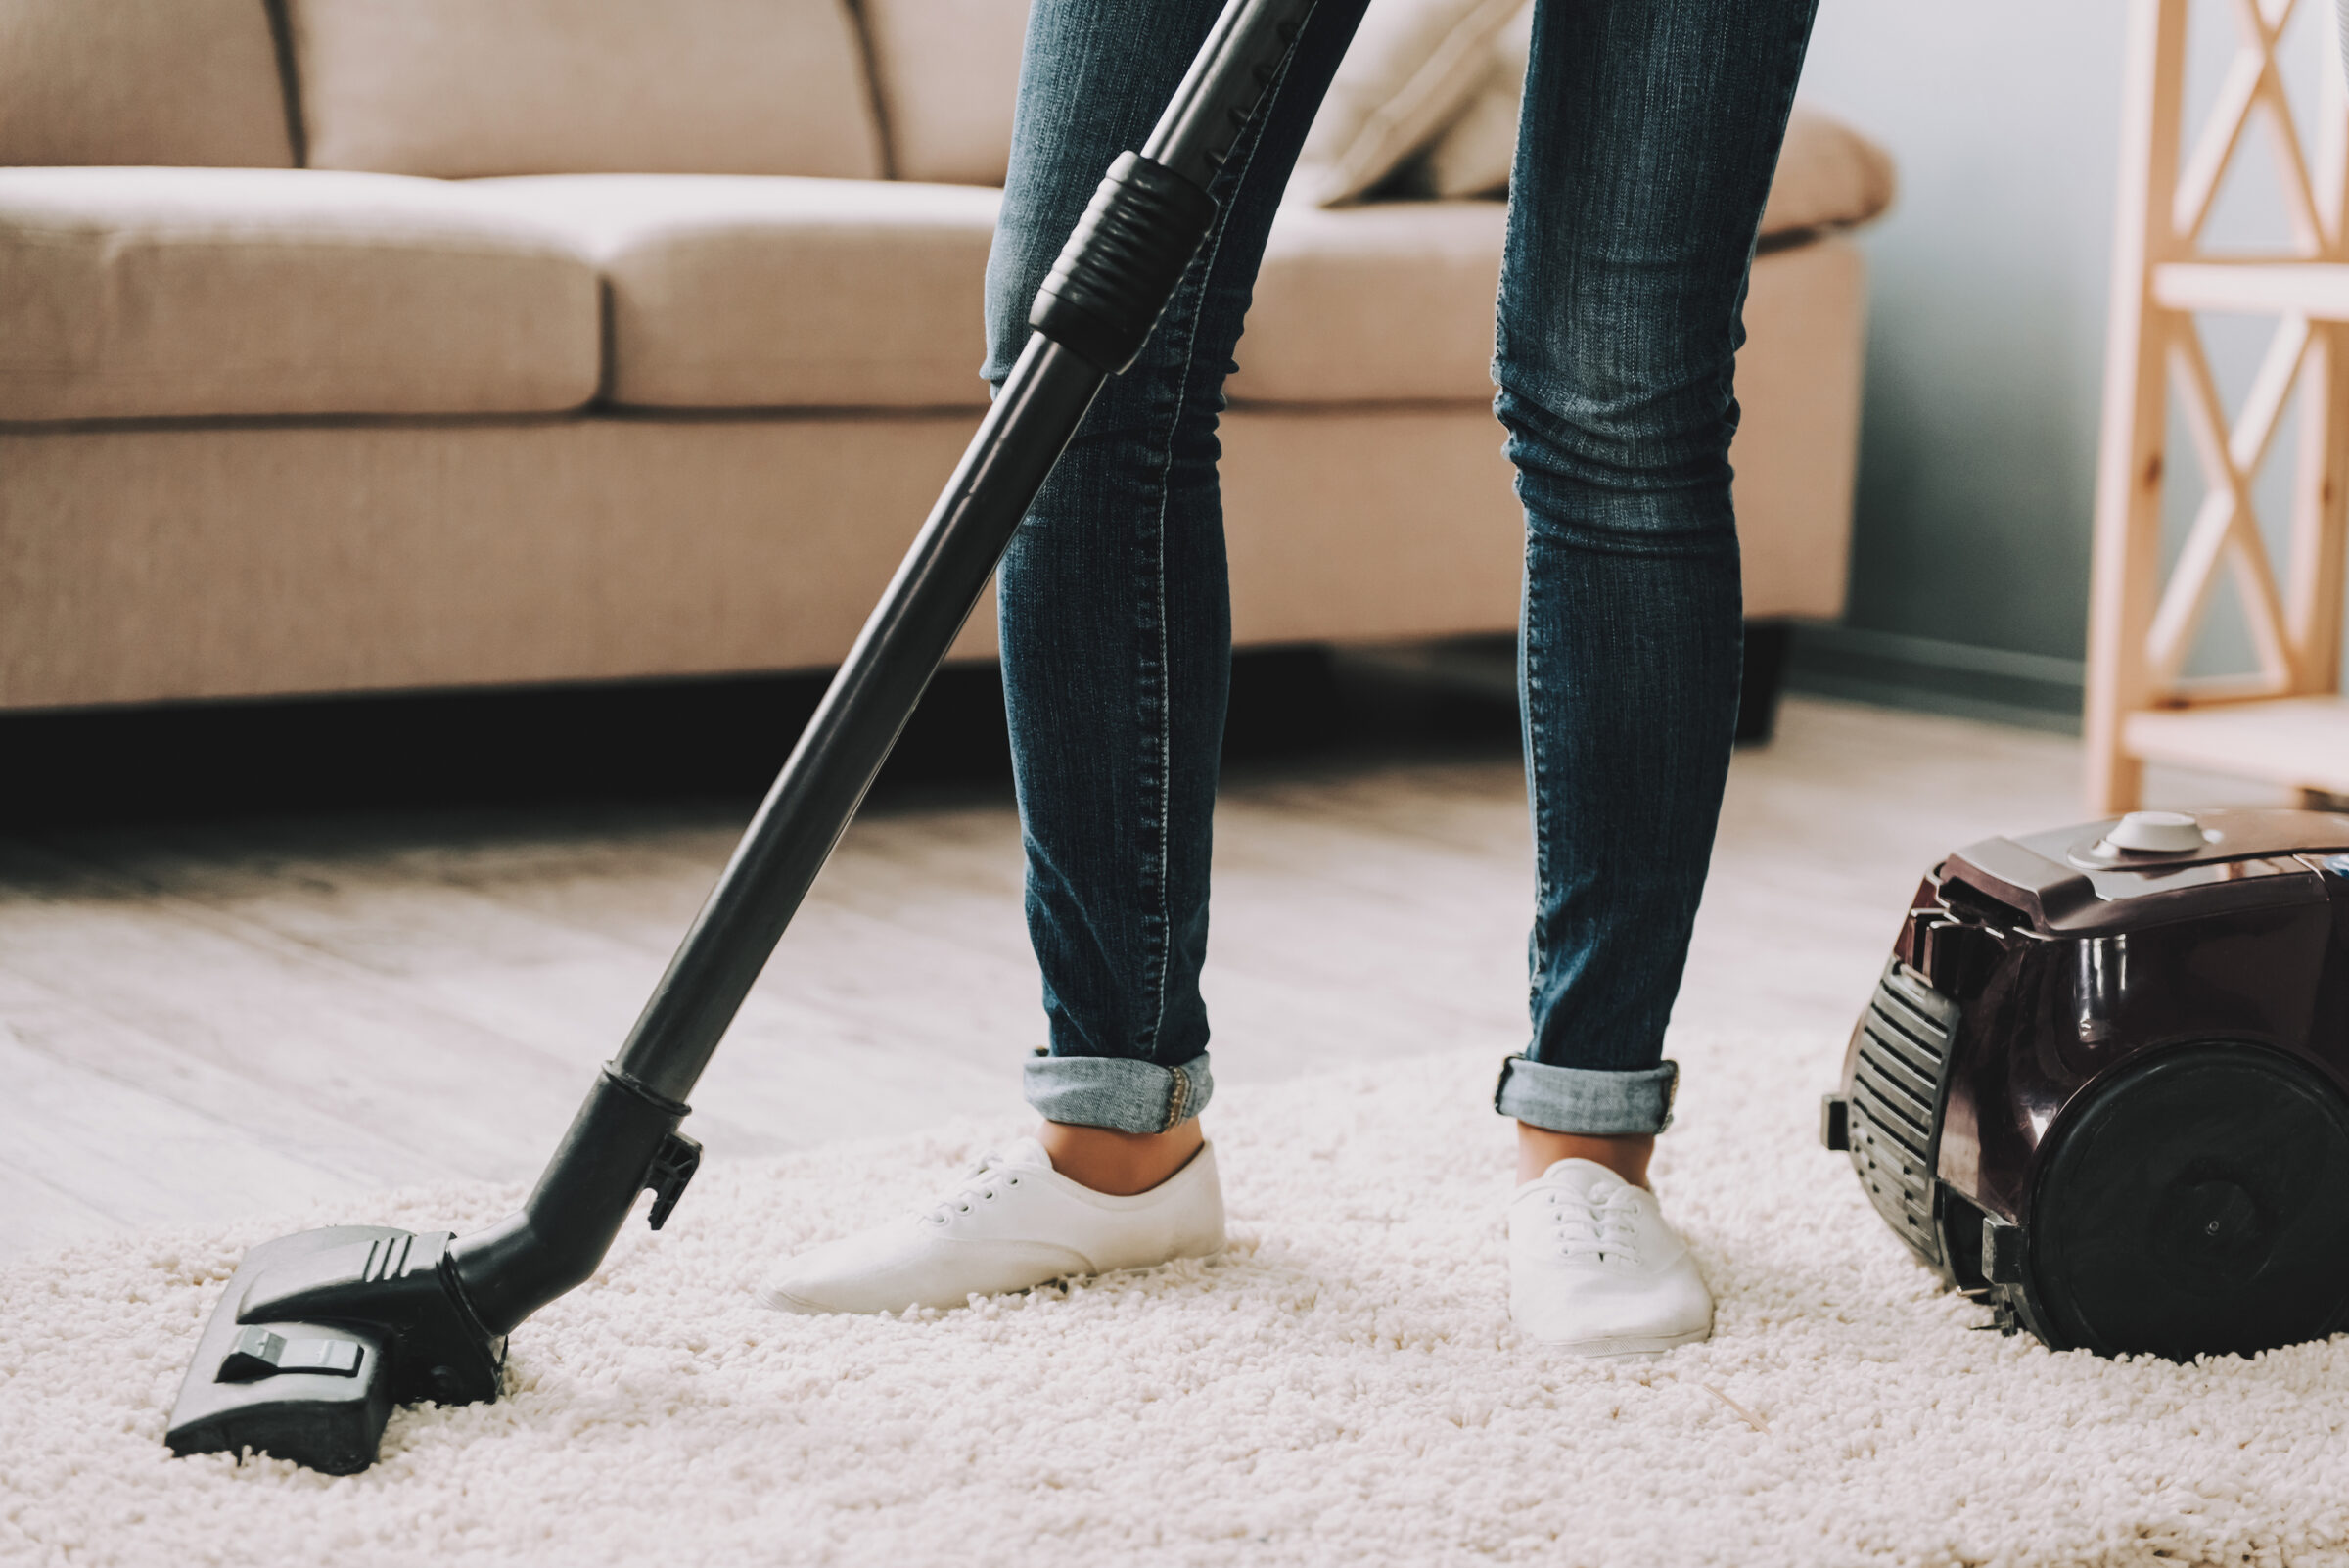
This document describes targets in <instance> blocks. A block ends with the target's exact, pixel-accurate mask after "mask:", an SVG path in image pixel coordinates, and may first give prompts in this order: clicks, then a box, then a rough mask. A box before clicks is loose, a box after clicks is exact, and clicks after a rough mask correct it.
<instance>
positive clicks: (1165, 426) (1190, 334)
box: [988, 0, 1361, 1191]
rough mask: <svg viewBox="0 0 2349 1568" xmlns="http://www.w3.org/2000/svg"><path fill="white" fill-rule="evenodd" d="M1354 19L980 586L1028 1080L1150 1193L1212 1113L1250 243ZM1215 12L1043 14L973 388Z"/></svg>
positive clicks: (1306, 81)
mask: <svg viewBox="0 0 2349 1568" xmlns="http://www.w3.org/2000/svg"><path fill="white" fill-rule="evenodd" d="M1360 5H1361V0H1332V3H1329V4H1325V5H1323V6H1322V7H1321V8H1320V9H1319V11H1318V12H1317V13H1316V14H1315V16H1314V18H1313V22H1312V23H1311V24H1310V25H1309V27H1308V30H1307V33H1306V35H1305V37H1304V38H1303V39H1302V40H1301V41H1300V44H1299V48H1298V51H1297V54H1296V57H1295V58H1294V59H1293V60H1292V62H1291V63H1290V67H1289V70H1288V74H1287V76H1286V78H1285V79H1284V80H1283V82H1282V83H1281V85H1280V88H1279V91H1278V94H1277V96H1276V98H1275V100H1274V103H1273V107H1272V109H1271V111H1270V113H1269V115H1267V116H1266V117H1265V119H1264V121H1263V123H1262V124H1261V126H1260V131H1259V133H1258V134H1255V135H1251V136H1247V137H1243V139H1242V141H1241V143H1240V146H1239V148H1238V149H1236V150H1235V154H1234V157H1233V159H1232V161H1231V164H1230V165H1229V166H1228V167H1227V168H1226V170H1225V172H1224V174H1223V175H1222V177H1221V179H1220V180H1219V181H1218V184H1217V189H1216V195H1217V196H1218V198H1219V200H1220V201H1221V205H1222V208H1223V210H1222V216H1221V220H1220V222H1219V224H1218V226H1217V228H1216V230H1215V231H1214V232H1213V233H1211V235H1210V236H1209V238H1208V241H1207V244H1206V246H1205V247H1204V249H1203V251H1202V253H1201V255H1200V257H1199V259H1198V261H1197V262H1195V263H1194V264H1193V266H1192V268H1191V271H1190V273H1189V275H1188V276H1187V277H1186V278H1185V279H1184V281H1183V285H1182V287H1181V289H1180V291H1179V292H1178V293H1177V294H1176V296H1175V298H1174V302H1173V303H1172V304H1170V305H1169V307H1168V309H1167V312H1166V314H1165V316H1164V317H1163V318H1162V319H1161V320H1160V322H1159V325H1158V330H1157V332H1156V333H1155V334H1154V335H1153V337H1152V339H1151V342H1150V345H1149V346H1148V347H1147V348H1145V349H1144V351H1143V355H1142V358H1141V360H1140V361H1139V362H1138V363H1137V364H1135V365H1134V367H1133V368H1132V369H1131V370H1129V371H1128V372H1127V373H1126V374H1125V375H1124V376H1121V377H1117V378H1114V379H1113V380H1112V381H1111V382H1110V384H1109V385H1108V387H1106V388H1105V389H1104V390H1103V392H1102V395H1101V398H1100V401H1099V402H1098V403H1096V404H1095V406H1094V408H1093V410H1092V412H1091V414H1090V415H1089V416H1088V418H1087V419H1086V421H1085V423H1084V426H1083V428H1082V430H1081V431H1080V432H1079V434H1078V437H1077V439H1076V441H1075V442H1074V443H1073V444H1072V445H1071V447H1070V449H1069V452H1068V455H1067V456H1066V457H1064V458H1063V459H1062V461H1061V464H1060V466H1059V468H1058V469H1056V470H1055V471H1054V473H1053V476H1052V478H1051V480H1050V482H1049V483H1048V484H1046V485H1045V487H1044V490H1043V493H1042V494H1041V495H1040V496H1038V497H1037V500H1036V505H1035V506H1034V507H1033V508H1032V509H1031V510H1030V512H1029V515H1028V519H1027V521H1026V522H1025V523H1024V524H1023V525H1022V526H1021V529H1020V532H1019V535H1018V537H1017V538H1016V539H1015V540H1014V541H1013V543H1012V546H1011V549H1010V551H1009V553H1008V554H1007V555H1006V556H1005V557H1004V561H1003V567H1002V572H1001V574H1000V576H999V578H998V590H999V596H998V601H997V602H998V605H999V615H1000V623H1001V628H1002V656H1003V685H1004V697H1005V704H1006V708H1007V710H1008V714H1009V718H1010V726H1011V739H1012V751H1013V761H1014V767H1015V772H1016V777H1017V781H1018V788H1019V799H1020V810H1021V823H1022V828H1023V833H1024V836H1025V842H1026V848H1027V854H1028V884H1027V906H1028V926H1029V932H1030V936H1031V939H1032V941H1033V943H1034V945H1035V948H1036V960H1037V963H1038V966H1039V967H1040V969H1041V971H1042V979H1043V1001H1044V1010H1045V1016H1046V1020H1047V1030H1048V1033H1047V1039H1048V1044H1047V1045H1046V1047H1045V1049H1044V1050H1043V1051H1042V1052H1039V1054H1038V1056H1037V1058H1036V1060H1034V1061H1032V1062H1031V1063H1030V1064H1029V1066H1028V1069H1027V1075H1026V1080H1027V1083H1026V1086H1027V1092H1028V1098H1029V1101H1030V1103H1031V1104H1032V1105H1034V1106H1035V1107H1036V1110H1037V1111H1038V1112H1039V1113H1040V1114H1041V1115H1042V1117H1043V1118H1044V1121H1045V1127H1044V1130H1043V1134H1042V1136H1043V1141H1044V1143H1045V1146H1046V1147H1047V1149H1049V1150H1050V1151H1051V1153H1052V1158H1053V1163H1054V1165H1055V1167H1056V1168H1058V1169H1061V1170H1063V1171H1065V1172H1068V1173H1069V1174H1071V1175H1073V1176H1077V1177H1078V1178H1079V1179H1080V1180H1083V1181H1085V1182H1086V1184H1088V1185H1093V1186H1096V1187H1099V1188H1101V1189H1102V1190H1107V1191H1139V1190H1142V1189H1144V1188H1146V1187H1148V1186H1151V1185H1154V1184H1155V1183H1156V1182H1157V1181H1158V1180H1160V1179H1163V1178H1164V1176H1167V1175H1169V1174H1171V1173H1172V1172H1173V1171H1174V1170H1175V1169H1177V1168H1179V1167H1180V1166H1181V1164H1182V1163H1183V1162H1184V1161H1186V1160H1187V1159H1189V1158H1190V1156H1191V1154H1192V1153H1193V1152H1194V1151H1195V1150H1196V1149H1197V1147H1198V1146H1199V1143H1200V1132H1199V1130H1198V1126H1197V1121H1196V1118H1197V1116H1198V1114H1199V1112H1200V1111H1201V1110H1202V1109H1203V1108H1204V1107H1205V1106H1206V1104H1207V1102H1208V1099H1209V1097H1210V1095H1211V1094H1212V1092H1213V1080H1212V1078H1211V1077H1210V1074H1209V1062H1208V1055H1207V1042H1208V1023H1207V1011H1206V1007H1205V1005H1204V1004H1203V1002H1202V1001H1201V999H1200V994H1199V973H1200V966H1201V964H1202V963H1203V962H1204V960H1205V958H1206V953H1207V930H1208V859H1209V847H1210V839H1211V818H1212V813H1213V811H1214V807H1215V788H1216V775H1217V769H1218V765H1219V762H1220V760H1221V750H1222V729H1223V706H1224V693H1225V688H1226V684H1227V680H1228V676H1229V668H1230V646H1231V627H1230V610H1229V603H1228V595H1227V590H1226V584H1225V572H1224V555H1223V524H1222V504H1221V491H1220V489H1219V487H1218V484H1217V477H1216V461H1217V457H1218V453H1219V446H1218V442H1217V438H1216V418H1217V414H1218V413H1219V412H1220V411H1221V407H1222V384H1223V378H1224V376H1225V375H1226V373H1227V372H1228V371H1229V370H1230V369H1231V356H1232V351H1233V346H1234V345H1235V344H1236V342H1237V341H1238V339H1239V335H1240V328H1241V321H1242V318H1243V317H1244V316H1245V314H1246V312H1247V308H1248V300H1249V294H1250V291H1251V288H1252V286H1253V283H1254V280H1255V276H1256V268H1257V263H1258V260H1259V258H1260V257H1261V255H1262V254H1263V251H1264V246H1265V240H1266V236H1267V232H1268V231H1269V229H1270V227H1271V222H1272V216H1273V212H1274V209H1275V208H1276V207H1277V206H1278V202H1279V198H1280V192H1281V189H1282V187H1283V186H1285V185H1286V183H1287V181H1288V175H1289V170H1290V168H1291V166H1292V165H1293V164H1294V162H1295V161H1296V157H1297V153H1298V149H1299V148H1300V147H1301V146H1302V145H1303V142H1304V137H1305V132H1306V129H1307V127H1308V125H1309V124H1310V122H1311V120H1312V117H1313V109H1314V108H1315V106H1317V104H1318V103H1319V101H1320V98H1321V95H1322V92H1323V90H1324V89H1325V88H1326V86H1327V84H1328V80H1329V77H1330V75H1331V74H1332V73H1333V72H1334V70H1335V69H1336V66H1337V62H1338V60H1339V58H1340V56H1341V55H1342V54H1343V52H1344V48H1345V44H1346V42H1347V40H1348V39H1349V38H1350V37H1351V35H1352V32H1353V24H1354V21H1355V20H1356V17H1357V16H1358V15H1359V9H1360ZM1220 10H1221V0H1147V3H1146V4H1141V5H1136V4H1134V3H1133V0H1044V3H1042V4H1039V5H1037V6H1036V9H1035V11H1034V13H1033V14H1032V17H1031V21H1030V28H1029V43H1028V55H1027V61H1026V67H1025V71H1024V75H1023V80H1022V87H1021V95H1020V109H1019V116H1018V122H1017V127H1016V132H1015V148H1016V149H1017V151H1016V153H1015V156H1014V160H1013V165H1012V170H1011V175H1010V179H1009V181H1008V183H1007V184H1006V187H1005V190H1004V199H1003V214H1002V218H1001V221H1000V223H999V225H998V227H997V229H996V235H995V247H994V252H993V254H992V256H991V258H990V264H989V270H988V325H989V337H990V345H991V354H990V360H989V364H988V374H989V376H990V379H992V380H995V381H997V382H1000V380H1001V378H1002V377H1003V376H1004V375H1005V374H1007V373H1008V372H1009V370H1010V367H1011V365H1012V363H1013V361H1014V360H1015V359H1016V358H1017V357H1018V354H1019V351H1020V348H1021V346H1022V345H1023V344H1024V343H1025V342H1026V339H1027V335H1028V333H1027V326H1026V320H1027V311H1028V304H1029V301H1030V300H1033V299H1034V298H1035V296H1036V288H1037V286H1038V285H1039V284H1040V283H1041V282H1042V281H1043V277H1044V274H1045V272H1046V271H1047V270H1048V269H1049V268H1050V266H1051V265H1052V263H1053V261H1054V259H1055V258H1056V257H1057V256H1058V254H1059V252H1060V247H1061V244H1062V242H1063V240H1064V239H1065V238H1066V237H1067V235H1068V233H1069V231H1070V229H1071V228H1072V227H1073V226H1074V225H1075V224H1076V221H1077V219H1078V216H1079V214H1080V213H1081V212H1082V209H1083V208H1084V205H1085V203H1086V202H1087V201H1088V200H1090V198H1091V196H1092V192H1093V188H1094V185H1095V183H1096V182H1097V181H1098V180H1099V179H1100V176H1101V172H1102V170H1103V169H1105V168H1106V167H1107V166H1108V164H1109V161H1110V160H1111V159H1112V158H1114V157H1115V156H1116V155H1117V153H1119V152H1120V151H1122V150H1124V149H1127V148H1133V147H1139V146H1140V145H1141V143H1142V141H1143V139H1144V138H1145V137H1146V136H1147V134H1148V132H1149V128H1150V125H1151V123H1152V122H1153V121H1154V120H1155V119H1156V117H1157V115H1158V113H1159V110H1160V108H1161V107H1162V106H1163V105H1164V104H1165V103H1166V101H1167V100H1168V98H1170V97H1171V96H1172V95H1173V93H1174V87H1175V84H1176V83H1177V82H1178V81H1179V80H1180V78H1181V76H1182V73H1183V71H1184V70H1185V69H1187V68H1188V66H1189V63H1190V58H1191V55H1192V52H1193V50H1194V49H1195V47H1196V45H1197V43H1198V42H1199V40H1201V39H1202V38H1204V37H1205V36H1206V33H1207V30H1208V28H1209V26H1210V25H1211V24H1212V23H1213V22H1214V19H1215V17H1216V15H1217V13H1218V12H1219V11H1220Z"/></svg>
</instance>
